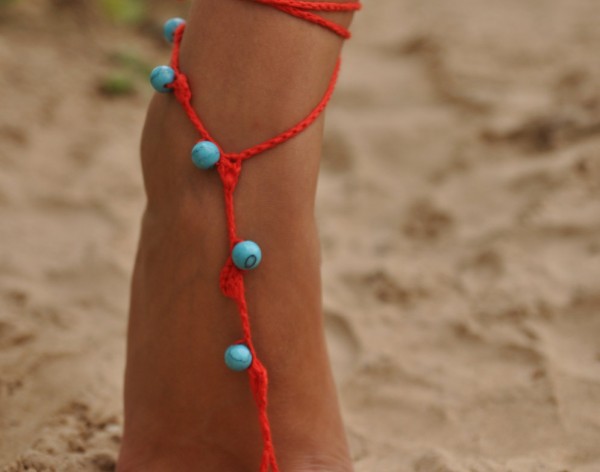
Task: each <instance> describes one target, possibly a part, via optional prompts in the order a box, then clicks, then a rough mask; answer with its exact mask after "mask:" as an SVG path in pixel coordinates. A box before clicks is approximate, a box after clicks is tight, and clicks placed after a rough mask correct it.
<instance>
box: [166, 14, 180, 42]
mask: <svg viewBox="0 0 600 472" xmlns="http://www.w3.org/2000/svg"><path fill="white" fill-rule="evenodd" d="M184 23H185V20H184V19H183V18H171V19H169V20H167V21H165V24H164V26H163V36H164V37H165V39H166V40H167V41H169V42H170V43H172V42H173V40H174V39H175V30H176V29H177V28H178V27H179V25H181V24H184Z"/></svg>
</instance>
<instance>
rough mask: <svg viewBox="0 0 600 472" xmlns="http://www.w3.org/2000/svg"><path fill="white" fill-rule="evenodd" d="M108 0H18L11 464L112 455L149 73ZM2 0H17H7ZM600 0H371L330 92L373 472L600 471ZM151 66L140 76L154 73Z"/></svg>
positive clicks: (347, 307) (3, 405)
mask: <svg viewBox="0 0 600 472" xmlns="http://www.w3.org/2000/svg"><path fill="white" fill-rule="evenodd" d="M164 3H165V4H164V5H163V6H162V7H161V8H154V10H153V13H152V18H155V20H154V21H153V22H152V21H151V22H148V23H147V24H145V25H144V26H143V27H142V28H130V27H123V26H114V25H111V24H109V23H107V22H106V21H104V20H101V19H99V18H98V17H97V15H96V14H95V13H94V12H93V9H90V7H89V2H82V1H69V2H67V1H61V2H58V1H49V0H38V1H35V2H34V1H28V2H17V3H14V4H10V5H8V6H7V5H4V6H0V64H1V69H0V222H1V223H0V241H1V244H0V470H2V471H3V472H8V471H10V472H15V471H23V470H29V471H110V470H113V469H114V465H115V457H116V454H117V450H118V446H119V441H120V436H121V432H122V413H121V388H122V369H123V362H124V359H123V358H124V334H125V323H126V312H127V301H128V283H129V278H130V274H131V266H132V261H133V255H134V250H135V244H136V239H137V235H138V223H139V218H140V213H141V211H142V208H143V190H142V183H141V177H140V169H139V162H138V156H137V152H138V151H137V149H138V140H139V134H140V129H141V126H142V122H143V118H144V110H145V106H146V103H147V101H148V99H149V97H150V91H149V90H148V88H147V87H146V85H145V84H144V83H143V78H141V77H140V78H139V83H136V87H137V92H136V93H135V94H133V95H131V96H129V95H128V96H123V97H107V96H105V95H103V94H101V93H99V92H98V84H99V83H100V82H101V81H102V80H103V77H105V75H106V73H107V71H108V70H112V69H114V68H115V67H116V66H115V62H114V58H113V59H111V57H113V56H114V53H115V52H123V51H125V52H128V53H131V52H134V53H135V54H136V55H137V56H139V57H141V58H143V59H144V60H145V61H148V62H149V63H150V64H154V63H160V62H165V61H166V58H167V55H168V50H167V48H166V46H164V45H161V42H160V41H159V40H158V39H156V38H155V37H154V34H155V33H156V25H157V24H158V23H157V21H158V20H159V19H161V18H165V17H168V16H169V15H170V14H173V13H175V12H176V10H177V8H178V7H177V6H176V5H175V6H172V4H171V3H168V4H167V2H164ZM0 5H1V4H0ZM599 18H600V2H598V1H597V0H544V1H542V0H505V1H502V2H492V1H481V0H454V1H452V2H449V1H447V2H442V1H439V0H437V1H436V0H431V1H427V2H423V1H421V0H367V1H366V9H365V10H364V11H363V12H362V13H361V14H360V15H359V16H358V18H357V20H356V22H355V25H354V31H355V38H354V39H353V40H352V41H351V42H350V43H348V44H347V46H346V49H345V53H344V56H345V61H344V69H343V74H342V78H341V82H340V84H339V88H338V90H337V93H336V95H335V98H334V101H333V103H332V104H331V107H330V108H329V110H328V125H327V138H326V143H325V149H324V157H323V164H322V174H321V180H320V187H319V195H318V217H319V221H320V227H321V237H322V246H323V275H324V307H325V323H326V328H327V335H328V339H329V344H330V350H331V355H332V360H333V364H334V369H335V374H336V379H337V382H338V385H339V389H340V396H341V400H342V405H343V409H344V414H345V418H346V423H347V428H348V432H349V437H350V441H351V446H352V453H353V457H354V460H355V463H356V470H357V472H567V471H568V472H597V471H600V284H599V281H600V88H599V86H598V84H600V58H599V56H598V51H600V29H599V28H598V27H597V25H598V19H599ZM136 80H137V79H136Z"/></svg>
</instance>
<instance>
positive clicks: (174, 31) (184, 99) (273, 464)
mask: <svg viewBox="0 0 600 472" xmlns="http://www.w3.org/2000/svg"><path fill="white" fill-rule="evenodd" d="M251 1H255V2H257V3H262V4H264V5H268V6H271V7H273V8H276V9H278V10H280V11H282V12H284V13H287V14H289V15H293V16H295V17H297V18H300V19H302V20H306V21H309V22H311V23H314V24H316V25H318V26H321V27H323V28H326V29H328V30H329V31H331V32H333V33H335V34H337V35H338V36H340V37H342V38H344V39H347V38H349V37H350V32H349V31H348V30H347V29H346V28H344V27H342V26H339V25H338V24H336V23H334V22H333V21H331V20H328V19H325V18H323V17H321V16H319V15H318V14H316V13H314V12H349V11H356V10H359V9H360V8H361V5H360V3H359V2H352V3H335V2H321V1H301V0H251ZM184 30H185V22H184V21H183V20H180V19H172V20H169V21H167V23H166V24H165V36H166V37H167V39H169V40H171V41H173V43H174V45H173V53H172V57H171V66H170V67H168V66H159V67H157V68H156V69H154V71H153V72H152V75H151V82H152V85H153V86H154V88H155V89H156V90H157V91H159V92H171V91H172V92H173V93H174V95H175V98H176V99H177V101H179V102H180V103H181V105H182V106H183V109H184V110H185V112H186V114H187V116H188V117H189V119H190V120H191V121H192V123H193V124H194V126H195V127H196V129H197V130H198V132H199V134H200V136H201V138H202V140H203V141H200V142H199V143H197V145H196V146H194V149H193V151H192V160H193V161H194V163H195V164H196V166H198V167H200V168H203V169H209V168H211V167H213V166H214V167H215V168H216V170H217V171H218V173H219V176H220V178H221V182H222V183H223V189H224V196H225V212H226V216H227V230H228V237H229V244H230V250H231V255H230V256H229V257H228V258H227V262H226V263H225V266H224V267H223V269H222V271H221V277H220V287H221V291H222V292H223V294H224V295H225V296H226V297H229V298H231V299H233V300H234V301H235V303H236V305H237V307H238V311H239V316H240V321H241V324H242V331H243V337H242V338H241V339H240V340H239V341H238V342H237V343H236V344H234V345H233V346H230V348H229V349H228V350H227V352H226V357H225V360H226V363H227V365H228V366H229V367H230V368H232V369H233V370H247V371H248V374H249V377H250V387H251V389H252V392H253V394H254V400H255V402H256V406H257V408H258V413H259V421H260V427H261V433H262V437H263V444H264V448H263V453H262V460H261V466H260V472H268V471H269V469H270V470H271V471H272V472H279V466H278V465H277V460H276V458H275V449H274V447H273V441H272V435H271V426H270V423H269V417H268V415H267V391H268V384H269V381H268V376H267V370H266V368H265V366H264V365H263V364H262V362H261V361H260V360H259V357H258V355H257V352H256V349H255V346H254V343H253V341H252V332H251V329H250V318H249V314H248V306H247V303H246V296H245V289H244V277H243V273H244V271H245V270H248V269H253V268H254V267H256V266H257V265H258V264H259V263H260V259H261V257H262V255H261V252H260V248H259V247H258V245H256V243H253V242H252V241H243V240H242V239H241V238H240V237H239V236H238V234H237V229H236V222H235V213H234V204H233V203H234V202H233V194H234V191H235V188H236V185H237V183H238V180H239V177H240V173H241V170H242V162H243V161H244V160H246V159H249V158H251V157H253V156H256V155H257V154H260V153H262V152H264V151H267V150H268V149H271V148H274V147H275V146H277V145H279V144H281V143H284V142H286V141H287V140H289V139H291V138H293V137H294V136H296V135H297V134H299V133H301V132H302V131H303V130H305V129H306V128H307V127H308V126H310V125H311V124H312V123H313V122H314V121H315V120H316V119H317V118H318V117H319V115H320V114H321V112H322V111H323V110H324V109H325V107H326V106H327V103H328V102H329V99H330V98H331V95H332V93H333V90H334V88H335V84H336V81H337V77H338V74H339V70H340V60H339V59H338V61H337V64H336V66H335V70H334V73H333V76H332V77H331V81H330V82H329V86H328V87H327V90H326V92H325V95H324V96H323V98H322V99H321V101H320V102H319V103H318V104H317V106H316V107H315V108H314V109H313V110H312V111H311V112H310V113H309V114H308V115H307V116H306V117H305V118H304V119H303V120H302V121H300V122H299V123H297V124H296V125H294V126H292V127H291V128H289V129H288V130H286V131H284V132H283V133H281V134H279V135H278V136H275V137H273V138H271V139H269V140H267V141H265V142H263V143H261V144H258V145H256V146H253V147H251V148H248V149H246V150H244V151H242V152H238V153H228V152H225V151H224V150H223V149H222V148H221V146H219V144H218V143H217V142H216V141H215V139H214V138H213V137H212V136H211V135H210V133H209V132H208V130H207V129H206V127H205V126H204V124H203V123H202V121H201V120H200V117H199V116H198V114H197V113H196V112H195V110H194V108H193V107H192V104H191V101H192V92H191V90H190V86H189V82H188V79H187V77H186V76H185V74H184V73H183V72H182V71H181V69H180V68H179V50H180V46H181V39H182V37H183V33H184Z"/></svg>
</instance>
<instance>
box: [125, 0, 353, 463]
mask: <svg viewBox="0 0 600 472" xmlns="http://www.w3.org/2000/svg"><path fill="white" fill-rule="evenodd" d="M257 22H259V23H257ZM224 24H228V25H230V26H231V30H227V29H223V25H224ZM229 31H235V32H237V34H235V35H232V34H230V33H229ZM274 38H277V41H274ZM301 44H305V46H306V45H310V47H303V48H301V47H299V45H301ZM339 48H340V41H339V40H338V39H337V38H336V37H329V35H328V33H326V32H323V31H320V30H319V29H318V28H314V27H312V26H311V25H306V24H304V23H303V22H300V21H298V20H296V19H293V18H288V17H287V16H286V15H283V14H281V13H280V12H277V11H274V10H271V9H269V8H266V7H264V6H260V5H255V4H252V3H250V2H242V1H240V0H219V2H214V1H209V0H203V1H197V2H196V3H195V4H194V5H193V7H192V12H191V15H190V19H189V20H188V27H187V29H186V35H185V38H184V44H183V46H182V68H186V73H187V74H188V76H189V77H190V78H191V80H192V86H193V90H201V91H202V92H201V93H200V92H199V93H196V94H195V103H194V105H195V107H196V109H197V110H199V111H200V114H201V116H202V117H203V119H204V121H205V122H206V123H210V124H211V126H212V128H211V131H213V134H214V135H215V137H216V138H217V140H218V141H219V142H220V143H221V144H222V145H223V146H224V147H225V148H226V149H231V150H239V149H242V148H244V147H247V146H249V145H252V144H256V143H257V142H259V141H261V140H263V139H265V138H268V137H270V136H272V135H274V134H277V133H278V132H280V131H281V130H282V126H283V127H284V128H285V127H288V126H289V125H291V124H293V123H294V122H296V121H297V120H298V119H299V118H301V117H302V116H304V115H305V114H306V112H307V111H308V110H310V108H311V107H312V106H313V105H314V104H315V103H317V102H318V100H319V98H320V96H321V94H322V93H323V90H324V89H325V85H326V83H327V81H328V79H329V75H330V74H331V71H332V70H333V66H334V63H335V59H336V57H337V54H338V53H339ZM275 97H277V98H275ZM280 97H281V98H280ZM281 123H284V125H282V124H281ZM322 124H323V123H322V119H319V120H318V121H317V122H316V123H315V124H313V125H312V126H311V127H310V128H309V129H308V130H306V131H305V132H304V133H302V134H301V135H299V136H298V137H296V138H294V139H293V140H291V141H289V142H288V143H286V144H284V145H282V146H280V147H278V148H276V149H275V150H272V151H269V152H267V153H265V154H263V155H260V156H256V157H255V158H252V159H251V160H249V161H247V162H246V163H245V164H244V166H243V170H242V176H241V179H240V184H239V187H238V189H237V190H236V214H237V220H238V227H239V232H240V233H241V234H242V235H243V237H245V238H248V239H252V240H254V241H257V242H259V243H260V245H261V248H262V250H263V254H264V259H263V261H262V263H261V265H260V267H259V268H257V269H256V270H254V271H251V272H248V273H247V274H246V275H245V280H246V288H247V298H248V303H249V308H250V316H251V321H252V328H253V333H254V342H255V345H256V348H257V351H258V354H259V356H260V358H261V360H262V362H263V363H264V364H265V365H266V367H267V369H268V372H269V380H270V389H269V417H270V420H271V427H272V431H273V436H274V443H275V448H276V451H277V458H278V463H279V466H280V468H281V470H282V471H284V472H300V471H332V472H338V471H339V472H348V471H351V470H352V465H351V461H350V459H349V454H348V448H347V444H346V439H345V435H344V429H343V424H342V421H341V418H340V414H339V407H338V403H337V398H336V392H335V386H334V383H333V380H332V376H331V372H330V367H329V362H328V359H327V352H326V348H325V342H324V335H323V327H322V314H321V293H320V267H319V265H320V257H319V241H318V235H317V230H316V225H315V221H314V216H313V215H314V198H315V189H316V181H317V174H318V167H319V154H320V147H321V136H322ZM197 140H198V135H197V132H196V131H195V130H194V129H193V127H192V125H191V124H190V123H189V121H188V119H187V118H186V117H185V115H184V114H183V112H182V110H181V109H180V106H179V105H178V104H177V103H176V101H175V99H174V98H173V97H171V96H163V95H161V96H157V97H156V98H155V99H154V100H153V102H152V104H151V107H150V110H149V113H148V118H147V122H146V127H145V130H144V137H143V140H142V164H143V169H144V181H145V185H146V191H147V196H148V206H147V210H146V212H145V215H144V219H143V224H142V233H141V238H140V244H139V252H138V256H137V260H136V266H135V274H134V277H133V284H132V299H131V313H130V325H129V337H128V352H127V372H126V387H125V434H124V439H123V445H122V450H121V454H120V458H119V463H118V470H119V472H129V471H144V472H153V471H165V472H166V471H169V472H171V471H179V470H185V471H188V470H189V471H192V470H201V471H203V472H213V471H214V472H217V471H218V472H223V471H232V472H238V471H239V472H243V471H248V472H256V471H258V470H259V463H260V455H261V452H262V440H261V435H260V431H259V426H258V417H257V410H256V406H255V404H254V401H253V398H252V395H251V392H250V388H249V385H248V376H247V375H246V374H245V373H243V372H242V373H236V372H232V371H230V370H228V369H227V368H226V367H225V364H224V361H223V355H224V351H225V349H226V348H227V346H229V345H230V344H232V343H234V342H235V341H236V340H238V339H239V338H240V337H241V331H240V323H239V319H238V315H237V311H236V308H235V306H234V304H233V302H232V301H231V300H229V299H227V298H225V297H224V296H223V295H222V293H221V292H220V290H219V283H218V281H219V273H220V270H221V268H222V266H223V264H224V262H225V260H226V258H227V255H228V243H227V236H226V223H225V217H224V205H223V191H222V187H221V182H220V181H219V178H218V175H217V173H216V172H215V171H212V172H211V171H199V170H198V169H196V168H195V167H194V166H193V165H192V163H191V160H190V158H189V155H190V149H191V147H192V146H193V144H194V143H195V142H196V141H197Z"/></svg>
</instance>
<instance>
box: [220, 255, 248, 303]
mask: <svg viewBox="0 0 600 472" xmlns="http://www.w3.org/2000/svg"><path fill="white" fill-rule="evenodd" d="M220 286H221V292H223V295H225V296H226V297H229V298H233V299H234V300H237V299H239V298H240V297H241V296H242V287H243V285H242V274H241V272H240V270H239V269H238V268H237V267H236V266H235V265H234V264H233V261H232V260H231V257H229V258H228V259H227V262H226V263H225V266H224V267H223V269H221V278H220Z"/></svg>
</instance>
